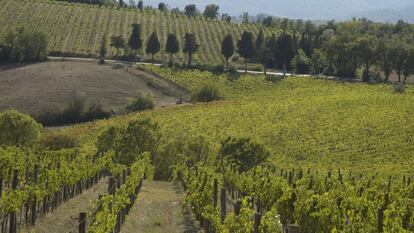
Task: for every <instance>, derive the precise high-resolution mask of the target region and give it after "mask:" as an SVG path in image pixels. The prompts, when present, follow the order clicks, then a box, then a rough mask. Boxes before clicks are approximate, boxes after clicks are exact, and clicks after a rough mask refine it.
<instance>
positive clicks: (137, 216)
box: [122, 181, 200, 233]
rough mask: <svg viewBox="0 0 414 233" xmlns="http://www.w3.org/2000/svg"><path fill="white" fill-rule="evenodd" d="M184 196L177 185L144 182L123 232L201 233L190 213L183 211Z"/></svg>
mask: <svg viewBox="0 0 414 233" xmlns="http://www.w3.org/2000/svg"><path fill="white" fill-rule="evenodd" d="M184 195H185V194H184V192H183V191H182V188H181V186H180V185H179V184H177V183H169V182H161V181H153V182H145V183H144V185H143V187H142V191H141V192H140V193H139V194H138V199H137V200H136V202H135V205H134V206H133V207H132V209H131V211H130V213H129V215H128V216H127V218H126V221H125V224H124V225H123V227H122V233H136V232H140V233H167V232H168V233H196V232H200V230H199V227H198V226H197V224H196V221H195V218H194V215H193V214H192V212H191V210H190V209H189V208H186V207H185V208H183V203H184Z"/></svg>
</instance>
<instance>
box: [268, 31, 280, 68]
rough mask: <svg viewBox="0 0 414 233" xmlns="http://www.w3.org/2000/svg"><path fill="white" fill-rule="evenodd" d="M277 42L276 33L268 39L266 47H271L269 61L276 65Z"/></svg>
mask: <svg viewBox="0 0 414 233" xmlns="http://www.w3.org/2000/svg"><path fill="white" fill-rule="evenodd" d="M277 43H278V42H277V37H276V34H274V33H273V34H272V36H271V37H269V38H268V39H267V40H266V47H267V48H268V49H269V51H270V55H271V57H270V60H269V63H270V64H274V65H276V64H277V60H276V57H277Z"/></svg>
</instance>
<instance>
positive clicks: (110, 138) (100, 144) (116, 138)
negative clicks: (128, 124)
mask: <svg viewBox="0 0 414 233" xmlns="http://www.w3.org/2000/svg"><path fill="white" fill-rule="evenodd" d="M124 130H125V129H124V128H121V127H117V126H110V127H108V128H107V129H106V130H104V131H103V132H102V133H101V134H100V135H99V136H98V137H97V139H96V143H95V145H96V148H97V150H98V151H97V154H98V155H103V154H104V153H106V152H108V151H110V150H116V149H117V148H118V145H119V142H120V140H121V135H123V133H124Z"/></svg>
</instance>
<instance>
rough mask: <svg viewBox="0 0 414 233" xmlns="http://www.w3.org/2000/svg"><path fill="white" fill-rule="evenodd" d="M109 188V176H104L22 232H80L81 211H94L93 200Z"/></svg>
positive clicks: (21, 232)
mask: <svg viewBox="0 0 414 233" xmlns="http://www.w3.org/2000/svg"><path fill="white" fill-rule="evenodd" d="M107 189H108V178H103V179H101V180H100V181H99V182H98V184H96V185H95V186H93V187H92V188H90V189H88V190H84V191H83V193H82V194H80V195H79V196H77V197H75V198H72V199H71V200H69V201H67V202H66V203H64V204H62V205H61V206H59V207H58V208H57V209H56V210H55V211H53V212H51V213H48V214H47V215H46V217H44V218H42V219H39V221H38V222H37V223H36V226H34V227H32V228H30V229H22V230H20V233H78V232H79V229H78V222H79V213H80V212H86V213H89V212H90V211H92V207H93V202H94V201H96V200H97V199H98V197H99V194H106V193H107Z"/></svg>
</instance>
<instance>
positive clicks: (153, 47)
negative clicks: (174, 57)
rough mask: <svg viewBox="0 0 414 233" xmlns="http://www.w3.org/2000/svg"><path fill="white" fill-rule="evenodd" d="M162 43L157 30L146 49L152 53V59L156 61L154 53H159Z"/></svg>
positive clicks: (148, 52) (151, 36)
mask: <svg viewBox="0 0 414 233" xmlns="http://www.w3.org/2000/svg"><path fill="white" fill-rule="evenodd" d="M160 48H161V44H160V41H159V40H158V36H157V33H156V32H153V33H152V34H151V35H150V37H149V39H148V42H147V48H146V49H145V52H146V53H147V54H151V61H152V63H154V55H155V54H157V53H158V52H159V51H160Z"/></svg>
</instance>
